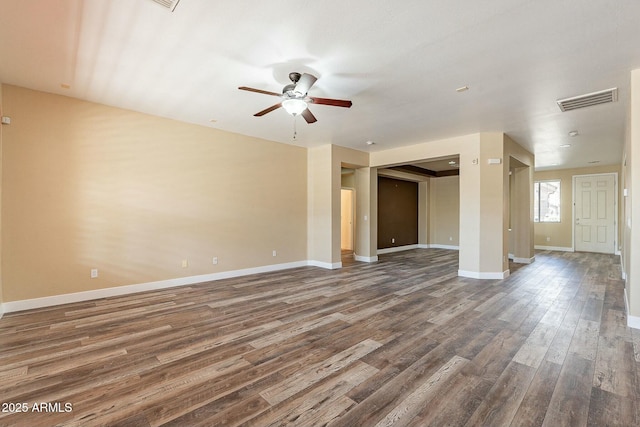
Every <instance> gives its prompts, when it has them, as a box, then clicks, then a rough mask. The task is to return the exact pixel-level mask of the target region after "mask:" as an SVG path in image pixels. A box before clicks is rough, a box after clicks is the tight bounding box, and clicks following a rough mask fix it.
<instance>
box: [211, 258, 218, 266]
mask: <svg viewBox="0 0 640 427" xmlns="http://www.w3.org/2000/svg"><path fill="white" fill-rule="evenodd" d="M211 262H212V264H213V265H218V257H217V256H214V257H213V260H212V261H211Z"/></svg>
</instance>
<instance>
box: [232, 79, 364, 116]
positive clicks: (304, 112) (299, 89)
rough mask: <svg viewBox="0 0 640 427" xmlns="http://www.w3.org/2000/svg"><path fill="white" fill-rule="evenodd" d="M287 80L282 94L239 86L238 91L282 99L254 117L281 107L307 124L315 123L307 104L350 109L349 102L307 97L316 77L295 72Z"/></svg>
mask: <svg viewBox="0 0 640 427" xmlns="http://www.w3.org/2000/svg"><path fill="white" fill-rule="evenodd" d="M289 79H290V80H291V83H290V84H288V85H286V86H285V87H284V88H282V94H280V93H276V92H269V91H267V90H262V89H254V88H252V87H247V86H240V87H239V88H238V89H240V90H248V91H249V92H257V93H263V94H265V95H273V96H277V97H279V98H282V101H280V102H278V103H277V104H275V105H272V106H271V107H269V108H266V109H264V110H262V111H260V112H258V113H256V114H254V116H256V117H261V116H264V115H265V114H267V113H270V112H272V111H273V110H277V109H278V108H280V107H283V108H284V109H285V110H287V113H289V114H291V115H292V116H297V115H301V116H302V117H304V119H305V120H306V121H307V123H315V122H316V121H317V119H316V117H315V116H314V115H313V113H311V111H309V108H308V104H322V105H331V106H334V107H345V108H349V107H351V101H347V100H342V99H331V98H318V97H315V96H308V95H307V92H308V91H309V89H311V86H313V84H314V83H315V82H316V80H318V78H317V77H315V76H313V75H311V74H307V73H304V74H300V73H297V72H293V73H289Z"/></svg>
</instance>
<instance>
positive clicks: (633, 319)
mask: <svg viewBox="0 0 640 427" xmlns="http://www.w3.org/2000/svg"><path fill="white" fill-rule="evenodd" d="M624 308H625V309H626V310H627V326H628V327H630V328H633V329H640V317H638V316H630V315H629V301H628V300H627V288H626V287H625V288H624Z"/></svg>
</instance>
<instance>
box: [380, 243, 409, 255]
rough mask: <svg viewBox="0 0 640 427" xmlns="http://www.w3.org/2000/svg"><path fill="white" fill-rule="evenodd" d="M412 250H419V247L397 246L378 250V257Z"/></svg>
mask: <svg viewBox="0 0 640 427" xmlns="http://www.w3.org/2000/svg"><path fill="white" fill-rule="evenodd" d="M411 249H418V245H404V246H395V247H393V248H384V249H378V255H381V254H390V253H393V252H402V251H410V250H411Z"/></svg>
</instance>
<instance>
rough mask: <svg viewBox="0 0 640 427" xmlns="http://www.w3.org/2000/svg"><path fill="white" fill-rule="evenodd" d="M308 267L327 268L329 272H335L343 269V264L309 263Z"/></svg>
mask: <svg viewBox="0 0 640 427" xmlns="http://www.w3.org/2000/svg"><path fill="white" fill-rule="evenodd" d="M306 265H308V266H312V267H321V268H326V269H327V270H335V269H337V268H342V262H334V263H330V262H322V261H307V263H306Z"/></svg>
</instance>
